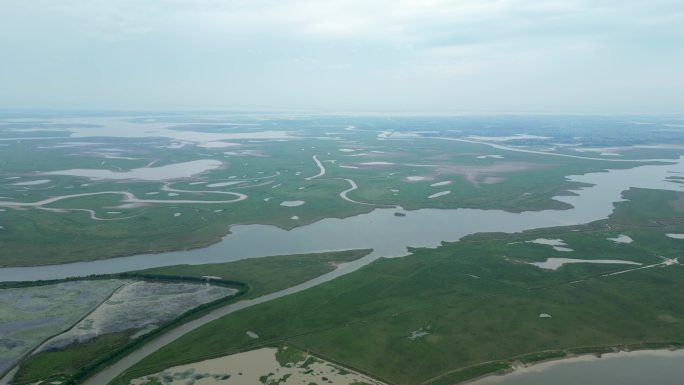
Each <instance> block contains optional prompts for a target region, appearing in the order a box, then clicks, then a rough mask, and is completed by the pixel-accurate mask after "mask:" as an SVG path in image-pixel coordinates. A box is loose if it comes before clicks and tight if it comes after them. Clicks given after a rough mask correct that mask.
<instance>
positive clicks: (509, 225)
mask: <svg viewBox="0 0 684 385" xmlns="http://www.w3.org/2000/svg"><path fill="white" fill-rule="evenodd" d="M672 171H675V172H684V158H681V159H680V160H678V161H677V163H676V164H665V165H657V166H641V167H637V168H633V169H628V170H611V171H609V172H598V173H590V174H585V175H580V176H570V177H568V179H570V180H573V181H577V182H584V183H590V184H593V185H594V186H592V187H587V188H582V189H580V190H577V191H576V193H577V194H578V195H574V196H563V197H557V198H556V199H557V200H559V201H563V202H567V203H569V204H571V205H573V208H572V209H569V210H544V211H534V212H523V213H510V212H506V211H502V210H477V209H453V210H439V209H421V210H415V211H408V212H407V215H406V217H397V216H395V215H394V213H395V212H399V211H403V210H402V209H401V208H383V209H376V210H374V211H372V212H370V213H367V214H361V215H357V216H354V217H349V218H345V219H336V218H327V219H323V220H321V221H318V222H316V223H313V224H310V225H307V226H302V227H298V228H295V229H293V230H290V231H287V230H283V229H280V228H277V227H275V226H270V225H241V226H234V227H232V228H231V231H232V233H231V234H229V235H228V236H226V237H225V238H224V239H223V240H222V241H221V242H219V243H217V244H214V245H212V246H209V247H205V248H202V249H194V250H187V251H175V252H168V253H159V254H141V255H135V256H129V257H121V258H111V259H105V260H99V261H92V262H77V263H70V264H64V265H50V266H35V267H15V268H2V269H0V281H26V280H37V279H57V278H64V277H70V276H84V275H90V274H104V273H116V272H124V271H131V270H138V269H144V268H151V267H158V266H169V265H177V264H204V263H213V262H226V261H236V260H240V259H245V258H253V257H264V256H269V255H286V254H300V253H311V252H319V251H330V250H348V249H360V248H372V249H374V252H373V254H372V258H377V257H381V256H401V255H405V254H406V253H407V250H406V248H407V246H412V247H437V246H439V245H440V244H441V243H442V242H443V241H447V242H448V241H457V240H459V239H460V238H462V237H464V236H466V235H469V234H473V233H477V232H494V231H501V232H509V233H510V232H520V231H524V230H528V229H534V228H543V227H552V226H567V225H576V224H582V223H588V222H592V221H595V220H599V219H604V218H606V217H607V216H608V215H609V214H610V213H611V212H612V211H613V203H614V202H617V201H620V200H622V199H621V192H622V191H624V190H627V189H629V188H630V187H642V188H655V189H667V190H676V191H684V185H678V184H673V183H667V182H665V181H664V179H665V178H666V177H667V176H668V175H670V174H669V172H672ZM264 240H268V242H264ZM364 260H365V259H364ZM368 262H370V261H368Z"/></svg>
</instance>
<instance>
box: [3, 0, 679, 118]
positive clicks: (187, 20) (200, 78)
mask: <svg viewBox="0 0 684 385" xmlns="http://www.w3.org/2000/svg"><path fill="white" fill-rule="evenodd" d="M37 108H49V109H112V110H146V109H148V110H149V109H156V110H227V111H230V110H236V111H237V110H296V111H322V112H396V113H460V112H543V113H634V114H638V113H684V1H682V0H675V1H671V0H641V1H634V0H605V1H604V0H591V1H589V0H587V1H584V0H567V1H532V0H455V1H447V0H344V1H343V0H223V1H219V0H164V1H162V0H1V1H0V109H37Z"/></svg>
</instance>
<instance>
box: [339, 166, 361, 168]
mask: <svg viewBox="0 0 684 385" xmlns="http://www.w3.org/2000/svg"><path fill="white" fill-rule="evenodd" d="M340 168H358V167H357V166H340Z"/></svg>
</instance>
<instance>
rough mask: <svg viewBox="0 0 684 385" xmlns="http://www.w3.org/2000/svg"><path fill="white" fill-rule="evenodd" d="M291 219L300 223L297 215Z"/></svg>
mask: <svg viewBox="0 0 684 385" xmlns="http://www.w3.org/2000/svg"><path fill="white" fill-rule="evenodd" d="M290 219H292V220H293V221H298V220H299V217H298V216H296V215H293V216H292V217H290Z"/></svg>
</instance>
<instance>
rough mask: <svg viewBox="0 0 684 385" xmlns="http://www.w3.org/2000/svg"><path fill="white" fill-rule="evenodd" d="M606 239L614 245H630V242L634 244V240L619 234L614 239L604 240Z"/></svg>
mask: <svg viewBox="0 0 684 385" xmlns="http://www.w3.org/2000/svg"><path fill="white" fill-rule="evenodd" d="M606 239H608V240H609V241H611V242H615V243H632V242H634V240H633V239H632V238H630V237H629V236H628V235H625V234H620V235H618V236H617V237H615V238H606Z"/></svg>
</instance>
